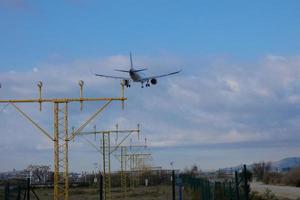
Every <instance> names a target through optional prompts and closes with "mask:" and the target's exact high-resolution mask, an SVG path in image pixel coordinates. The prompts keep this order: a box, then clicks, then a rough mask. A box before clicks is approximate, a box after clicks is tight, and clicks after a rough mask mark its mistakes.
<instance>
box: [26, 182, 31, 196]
mask: <svg viewBox="0 0 300 200" xmlns="http://www.w3.org/2000/svg"><path fill="white" fill-rule="evenodd" d="M26 200H30V178H27V198H26Z"/></svg>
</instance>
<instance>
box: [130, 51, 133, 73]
mask: <svg viewBox="0 0 300 200" xmlns="http://www.w3.org/2000/svg"><path fill="white" fill-rule="evenodd" d="M130 69H133V63H132V55H131V52H130Z"/></svg>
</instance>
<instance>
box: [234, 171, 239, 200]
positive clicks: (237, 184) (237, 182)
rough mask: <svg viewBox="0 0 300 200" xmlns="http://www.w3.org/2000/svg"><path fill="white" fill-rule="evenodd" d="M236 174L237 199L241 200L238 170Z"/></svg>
mask: <svg viewBox="0 0 300 200" xmlns="http://www.w3.org/2000/svg"><path fill="white" fill-rule="evenodd" d="M234 175H235V193H236V199H237V200H240V191H239V178H238V172H237V171H235V173H234Z"/></svg>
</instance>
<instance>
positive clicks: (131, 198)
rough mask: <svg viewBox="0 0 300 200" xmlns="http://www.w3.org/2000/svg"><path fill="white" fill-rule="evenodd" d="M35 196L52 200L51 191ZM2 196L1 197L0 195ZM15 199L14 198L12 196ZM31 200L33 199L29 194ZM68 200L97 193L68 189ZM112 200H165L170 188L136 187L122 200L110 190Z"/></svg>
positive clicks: (86, 199)
mask: <svg viewBox="0 0 300 200" xmlns="http://www.w3.org/2000/svg"><path fill="white" fill-rule="evenodd" d="M35 192H36V194H37V195H38V197H39V198H40V199H41V200H52V199H53V189H35ZM1 196H2V195H1ZM14 197H15V196H14ZM31 197H32V198H31V199H35V198H34V196H33V194H31ZM69 199H70V200H99V191H98V190H97V188H93V187H90V188H89V187H85V188H83V187H80V188H71V189H70V198H69ZM112 199H113V200H118V199H123V200H138V199H139V200H140V199H143V200H166V199H172V198H171V187H170V186H152V187H143V186H141V187H138V188H134V189H128V192H127V198H123V196H122V193H121V190H120V188H113V189H112Z"/></svg>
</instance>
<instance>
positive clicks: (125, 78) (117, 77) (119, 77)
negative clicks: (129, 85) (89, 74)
mask: <svg viewBox="0 0 300 200" xmlns="http://www.w3.org/2000/svg"><path fill="white" fill-rule="evenodd" d="M95 75H96V76H101V77H104V78H114V79H122V80H129V78H128V77H121V76H109V75H103V74H95Z"/></svg>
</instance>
